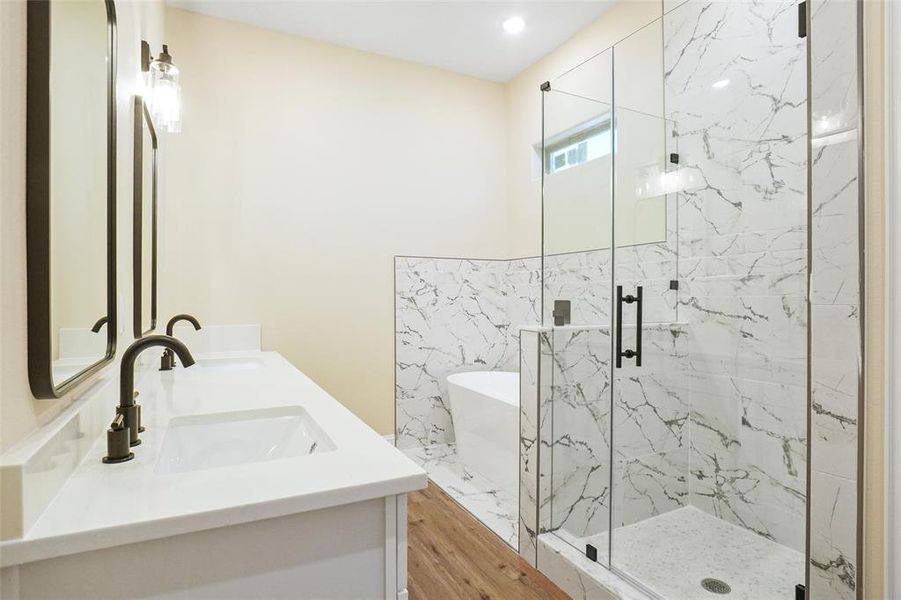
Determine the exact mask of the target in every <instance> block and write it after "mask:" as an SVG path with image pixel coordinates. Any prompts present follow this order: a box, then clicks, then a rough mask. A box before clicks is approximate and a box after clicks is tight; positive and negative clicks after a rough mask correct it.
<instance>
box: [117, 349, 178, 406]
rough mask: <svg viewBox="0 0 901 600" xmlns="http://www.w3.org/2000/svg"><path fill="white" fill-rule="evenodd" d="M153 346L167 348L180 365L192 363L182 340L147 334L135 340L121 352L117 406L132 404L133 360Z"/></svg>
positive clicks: (133, 384) (133, 385)
mask: <svg viewBox="0 0 901 600" xmlns="http://www.w3.org/2000/svg"><path fill="white" fill-rule="evenodd" d="M154 346H162V347H163V348H168V349H169V350H172V351H173V352H174V353H175V354H177V355H178V359H179V360H180V361H181V364H182V366H185V367H190V366H191V365H193V364H194V357H193V356H191V351H190V350H188V347H187V346H185V345H184V344H183V343H182V342H180V341H179V340H177V339H175V338H174V337H170V336H168V335H148V336H146V337H142V338H141V339H139V340H135V341H134V342H133V343H132V345H131V346H129V347H128V348H127V349H126V350H125V353H124V354H122V365H121V369H120V374H119V406H123V407H129V406H134V387H135V360H137V358H138V355H139V354H140V353H141V352H143V351H144V350H146V349H147V348H152V347H154Z"/></svg>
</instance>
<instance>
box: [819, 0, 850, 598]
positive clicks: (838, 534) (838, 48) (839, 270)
mask: <svg viewBox="0 0 901 600" xmlns="http://www.w3.org/2000/svg"><path fill="white" fill-rule="evenodd" d="M859 10H860V4H859V3H857V2H851V1H848V0H812V1H811V2H810V11H811V14H810V19H811V27H810V30H811V33H810V63H811V98H810V102H811V106H810V111H811V127H812V131H811V155H812V161H813V162H812V164H811V182H812V188H811V217H810V225H811V232H810V238H811V283H810V303H811V331H810V335H811V344H810V347H811V356H810V379H811V434H810V437H811V448H810V452H811V481H810V532H809V535H810V570H809V575H810V596H809V597H811V598H816V599H817V600H820V599H823V600H833V599H849V600H850V599H853V598H855V597H857V595H858V591H859V590H858V587H859V586H858V573H859V571H860V568H859V567H860V566H859V564H858V553H857V545H858V540H857V518H858V506H857V484H858V481H857V477H858V471H857V460H858V426H859V415H858V406H859V404H858V403H859V397H860V396H859V395H860V393H861V392H860V389H859V382H860V373H861V368H862V365H861V363H862V358H861V350H860V348H861V344H860V335H861V334H860V328H861V311H860V307H861V294H860V283H859V277H860V251H859V248H860V243H861V239H860V234H859V227H860V222H861V218H862V215H861V214H860V212H859V201H860V188H859V175H860V174H859V171H858V169H859V158H860V156H859V147H858V140H859V137H860V135H859V133H860V130H859V112H858V107H859V105H858V76H859V71H858V69H859V63H858V60H859V56H858V46H857V27H856V24H857V23H858V19H859V14H858V11H859Z"/></svg>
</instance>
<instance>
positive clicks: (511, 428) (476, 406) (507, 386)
mask: <svg viewBox="0 0 901 600" xmlns="http://www.w3.org/2000/svg"><path fill="white" fill-rule="evenodd" d="M447 389H448V395H449V396H450V406H451V420H452V421H453V424H454V433H455V435H456V438H457V454H458V456H459V457H460V462H461V463H462V464H463V467H464V468H465V469H466V470H467V471H469V472H470V473H473V474H475V475H481V476H482V477H484V478H485V479H487V480H488V481H489V482H490V483H492V484H494V485H495V486H497V487H498V489H499V490H501V491H502V492H504V493H506V494H509V496H508V497H512V498H517V497H518V495H519V373H508V372H505V371H472V372H469V373H456V374H454V375H448V377H447Z"/></svg>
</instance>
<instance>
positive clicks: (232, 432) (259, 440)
mask: <svg viewBox="0 0 901 600" xmlns="http://www.w3.org/2000/svg"><path fill="white" fill-rule="evenodd" d="M334 449H335V444H334V443H333V442H332V440H331V439H329V437H328V436H327V435H326V434H325V432H323V431H322V429H321V428H320V427H319V425H317V424H316V422H315V421H314V420H313V418H312V417H310V415H309V413H307V411H306V410H305V409H304V408H303V407H300V406H282V407H275V408H261V409H253V410H241V411H235V412H226V413H214V414H208V415H189V416H184V417H175V418H174V419H172V420H171V421H169V427H168V429H167V430H166V434H165V436H164V438H163V446H162V449H161V450H160V457H159V461H158V462H157V466H156V470H157V472H160V473H183V472H186V471H197V470H201V469H213V468H218V467H227V466H234V465H240V464H246V463H255V462H263V461H270V460H276V459H280V458H293V457H299V456H307V455H310V454H316V453H320V452H330V451H332V450H334Z"/></svg>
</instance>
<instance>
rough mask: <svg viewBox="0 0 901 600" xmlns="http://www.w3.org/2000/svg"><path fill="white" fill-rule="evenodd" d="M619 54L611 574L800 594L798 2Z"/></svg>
mask: <svg viewBox="0 0 901 600" xmlns="http://www.w3.org/2000/svg"><path fill="white" fill-rule="evenodd" d="M613 55H614V58H613V63H614V94H613V98H614V101H613V105H614V107H613V115H614V136H615V141H614V144H615V148H616V152H615V154H614V195H613V210H614V234H613V242H614V243H613V246H614V251H613V258H614V261H615V268H614V271H613V273H614V277H613V279H614V281H613V286H614V288H615V291H614V294H615V296H614V298H615V300H614V305H615V306H614V308H613V316H614V318H613V324H614V327H613V329H614V340H613V344H614V361H613V363H614V364H613V365H612V367H611V376H610V381H611V387H612V407H611V415H612V416H611V418H612V434H611V439H612V457H611V462H610V468H611V488H610V502H611V504H610V506H611V508H610V521H611V524H610V528H611V536H610V537H611V546H610V565H611V567H612V568H613V569H614V570H616V571H617V572H619V573H621V574H624V575H626V576H628V577H629V578H631V579H633V580H634V581H636V582H638V583H640V584H641V585H642V586H644V587H645V588H647V589H649V590H651V591H653V592H655V593H656V594H659V595H660V596H662V597H665V598H673V599H694V598H698V599H701V598H709V597H710V592H720V593H722V592H724V591H727V590H729V589H731V590H732V591H733V592H735V593H736V595H740V596H742V597H749V598H768V599H770V598H771V599H775V600H778V599H781V598H785V599H786V600H789V599H791V598H794V597H795V586H796V585H797V584H803V583H804V546H805V534H806V529H805V528H806V520H805V512H806V455H807V451H806V447H807V392H806V364H807V363H806V359H807V357H806V344H807V309H806V293H807V198H806V194H807V183H806V182H807V179H806V173H807V170H806V168H807V154H806V147H807V143H806V136H807V120H806V119H807V117H806V101H807V96H806V94H807V92H806V90H807V87H806V85H807V77H806V46H805V42H804V40H803V39H800V38H799V37H798V32H797V11H796V10H795V3H794V2H771V3H760V2H749V1H744V0H739V1H736V2H700V1H694V0H689V1H688V2H685V3H683V4H681V5H679V6H678V7H677V8H675V9H673V10H672V11H670V12H669V13H667V14H665V15H664V16H663V18H662V19H660V20H659V21H657V22H655V23H652V24H651V25H649V26H648V27H645V28H644V29H642V30H640V31H638V32H636V33H635V34H633V35H632V36H630V37H629V38H627V39H625V40H623V41H622V42H620V43H618V44H617V45H616V46H615V47H614V49H613ZM649 90H654V93H649ZM618 289H621V290H622V296H621V297H622V300H617V298H619V295H618V294H616V290H618ZM630 300H631V302H630ZM639 315H640V317H639Z"/></svg>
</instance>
